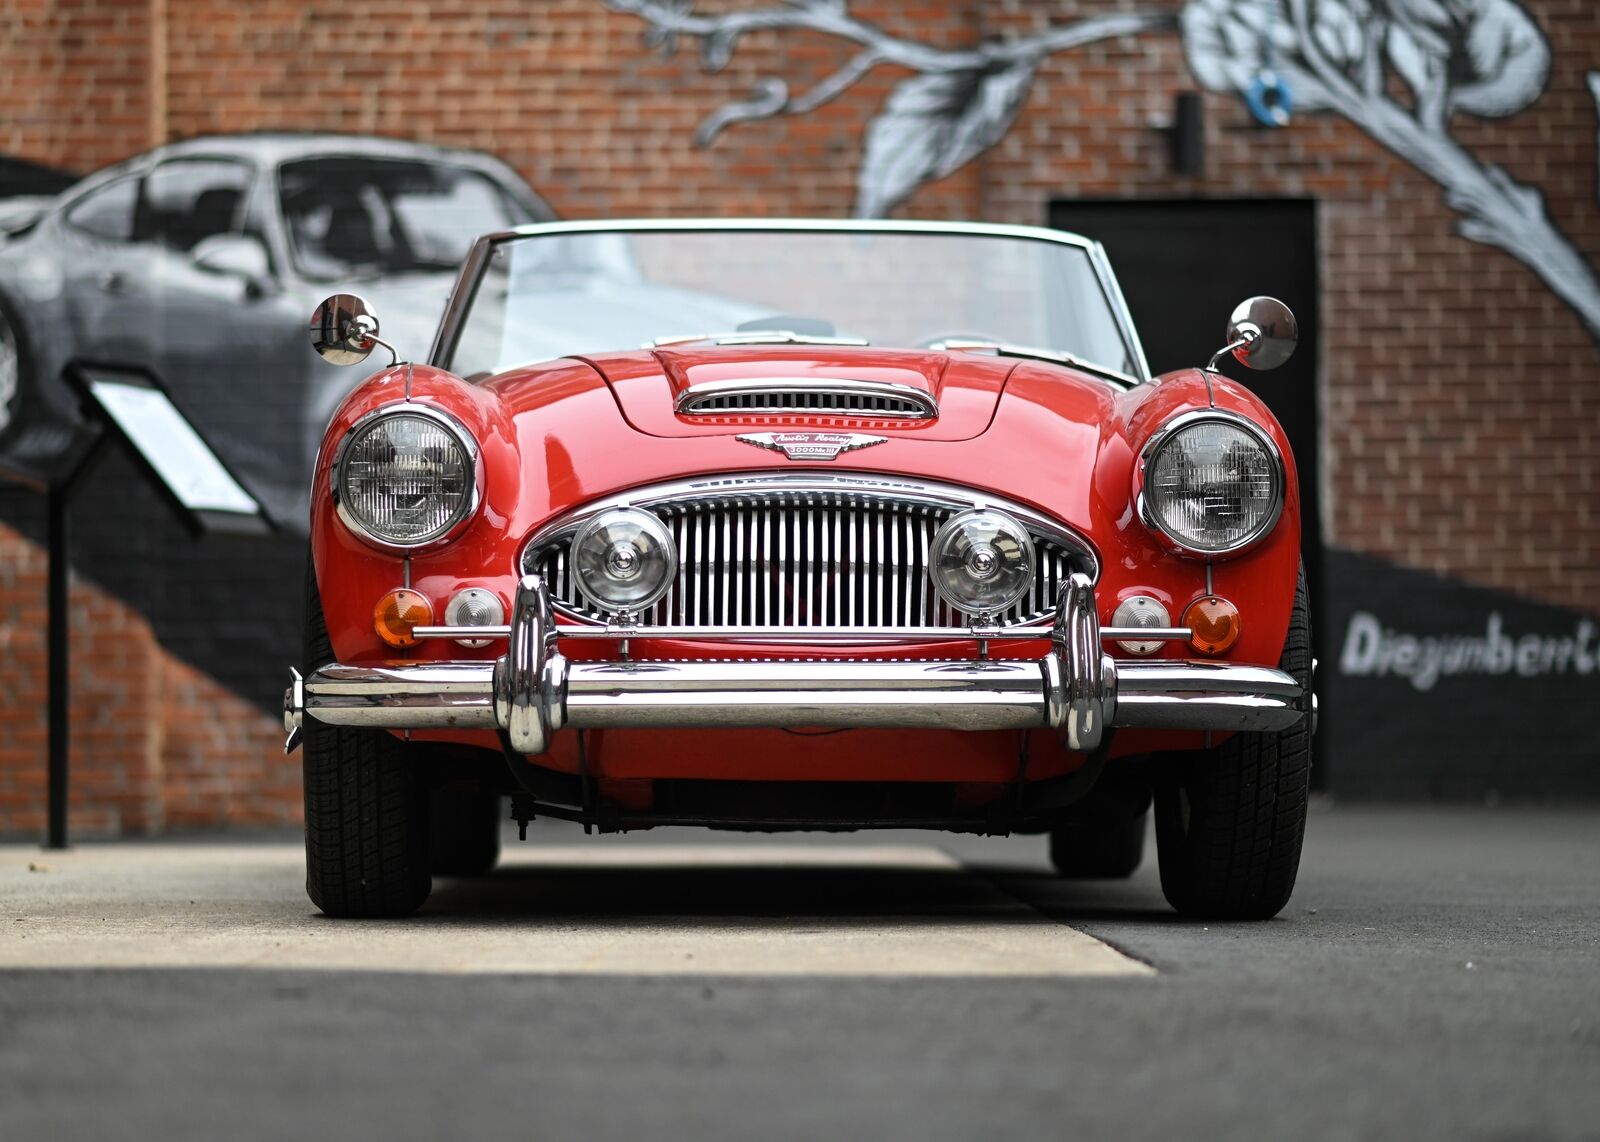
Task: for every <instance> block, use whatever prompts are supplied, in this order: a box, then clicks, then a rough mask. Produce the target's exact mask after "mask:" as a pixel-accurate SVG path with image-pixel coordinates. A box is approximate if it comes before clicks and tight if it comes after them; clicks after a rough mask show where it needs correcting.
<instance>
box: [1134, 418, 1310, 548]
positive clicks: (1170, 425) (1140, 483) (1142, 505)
mask: <svg viewBox="0 0 1600 1142" xmlns="http://www.w3.org/2000/svg"><path fill="white" fill-rule="evenodd" d="M1205 423H1212V424H1225V425H1227V426H1228V427H1230V428H1234V429H1238V430H1240V431H1242V432H1244V433H1245V434H1246V435H1248V436H1250V437H1251V438H1252V439H1254V440H1255V441H1256V443H1258V444H1259V445H1260V446H1261V448H1262V451H1263V452H1265V454H1266V456H1267V459H1268V460H1269V461H1270V463H1271V465H1272V497H1271V500H1270V502H1269V504H1268V506H1267V510H1266V512H1265V513H1264V514H1263V515H1262V517H1261V520H1260V522H1259V523H1258V524H1257V525H1256V527H1255V528H1254V529H1253V530H1252V531H1251V532H1250V533H1249V534H1248V535H1245V536H1244V537H1242V538H1240V539H1237V540H1234V541H1233V542H1231V543H1228V544H1222V545H1218V546H1212V547H1208V546H1205V545H1203V544H1200V543H1197V542H1195V541H1194V540H1193V538H1192V537H1185V536H1183V535H1178V534H1175V531H1176V529H1170V528H1168V527H1167V526H1164V525H1163V523H1162V520H1161V517H1160V516H1159V515H1158V514H1157V513H1156V511H1155V510H1154V508H1153V507H1152V504H1151V495H1150V491H1149V488H1148V487H1147V486H1146V481H1147V479H1148V476H1149V471H1150V466H1151V464H1152V463H1154V461H1155V460H1156V458H1157V456H1158V455H1159V454H1160V452H1161V450H1162V449H1163V448H1165V447H1167V446H1168V445H1169V444H1171V443H1172V441H1173V440H1174V439H1176V438H1177V437H1178V436H1179V435H1180V434H1182V433H1183V431H1184V430H1185V429H1189V428H1193V427H1194V426H1196V425H1198V424H1205ZM1287 485H1288V474H1287V472H1286V471H1285V468H1284V463H1283V453H1282V451H1281V450H1280V449H1279V448H1278V445H1277V443H1276V442H1275V441H1274V440H1273V439H1272V437H1271V436H1270V435H1269V434H1268V433H1267V431H1266V430H1265V429H1264V428H1262V427H1261V426H1260V425H1259V424H1257V423H1256V422H1255V421H1253V420H1251V419H1250V418H1249V417H1246V416H1242V415H1240V414H1239V413H1236V412H1231V411H1229V410H1227V409H1220V408H1205V409H1193V410H1191V411H1189V412H1184V413H1179V414H1178V415H1177V416H1174V417H1172V418H1171V419H1170V420H1168V421H1166V422H1165V423H1164V424H1162V425H1161V427H1160V428H1158V429H1156V430H1155V432H1153V433H1151V434H1150V439H1149V440H1147V441H1145V444H1144V447H1143V448H1141V449H1140V450H1139V463H1138V477H1137V487H1136V489H1135V503H1136V508H1137V510H1138V513H1139V519H1140V520H1141V521H1142V522H1143V523H1144V525H1145V527H1147V528H1149V529H1150V530H1151V531H1152V532H1153V533H1154V534H1156V535H1157V536H1159V537H1160V538H1161V539H1162V540H1163V541H1164V542H1165V543H1166V544H1167V545H1168V546H1170V547H1171V548H1172V549H1173V550H1175V551H1177V552H1178V553H1179V554H1183V555H1191V556H1195V557H1198V558H1202V559H1216V558H1225V557H1228V556H1232V555H1237V554H1239V553H1240V552H1243V551H1247V550H1249V549H1250V548H1251V547H1253V546H1255V545H1256V544H1257V543H1259V542H1260V541H1261V540H1263V539H1264V538H1266V537H1267V536H1268V535H1271V534H1272V531H1273V529H1274V528H1276V527H1277V526H1278V520H1279V519H1280V518H1282V516H1283V505H1284V500H1285V497H1286V494H1287Z"/></svg>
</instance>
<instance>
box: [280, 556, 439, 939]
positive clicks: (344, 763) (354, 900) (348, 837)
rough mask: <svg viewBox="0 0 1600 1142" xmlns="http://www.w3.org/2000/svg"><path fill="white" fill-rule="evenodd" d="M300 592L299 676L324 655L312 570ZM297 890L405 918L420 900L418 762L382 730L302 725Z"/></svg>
mask: <svg viewBox="0 0 1600 1142" xmlns="http://www.w3.org/2000/svg"><path fill="white" fill-rule="evenodd" d="M307 579H308V584H307V588H306V657H305V661H306V666H307V673H309V672H310V671H311V670H314V669H317V668H318V667H321V666H324V665H326V664H327V663H328V662H331V661H332V660H333V648H332V646H331V645H330V644H329V642H328V628H327V623H326V622H325V621H324V619H323V615H322V600H321V598H320V597H319V595H318V593H317V583H316V577H315V574H314V573H312V572H309V571H308V574H307ZM301 749H302V755H303V765H304V771H305V798H306V894H307V895H308V896H310V897H311V902H312V903H313V904H315V905H316V906H317V907H318V908H320V909H322V911H323V912H325V913H327V914H328V915H329V916H339V917H352V918H354V917H378V916H409V915H410V914H411V913H413V912H415V911H416V910H417V909H418V908H420V907H422V902H423V901H424V900H426V899H427V898H428V893H429V892H430V891H432V889H433V880H432V878H431V877H430V876H429V873H428V824H429V821H428V789H427V785H426V781H425V774H424V772H423V766H421V765H420V764H418V761H417V759H416V758H414V757H411V756H408V753H407V749H406V746H405V744H404V743H403V742H401V741H399V740H398V739H397V738H395V737H394V736H393V735H391V734H388V733H385V732H384V731H382V730H367V729H355V728H351V727H347V726H329V725H324V724H322V723H321V722H318V721H317V720H316V719H314V718H307V719H306V721H305V737H304V739H303V744H302V746H301Z"/></svg>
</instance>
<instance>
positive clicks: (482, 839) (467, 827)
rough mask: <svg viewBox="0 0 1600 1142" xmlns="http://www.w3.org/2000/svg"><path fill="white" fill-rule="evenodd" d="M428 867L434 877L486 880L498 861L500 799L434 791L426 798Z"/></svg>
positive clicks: (475, 793)
mask: <svg viewBox="0 0 1600 1142" xmlns="http://www.w3.org/2000/svg"><path fill="white" fill-rule="evenodd" d="M428 858H429V867H430V868H431V869H432V871H433V875H435V876H486V875H488V874H489V873H491V872H493V871H494V866H495V865H496V864H497V863H498V862H499V860H500V796H499V794H497V793H483V792H480V791H478V790H476V789H451V788H449V787H445V788H441V789H435V790H434V791H433V795H432V796H431V797H430V798H429V838H428Z"/></svg>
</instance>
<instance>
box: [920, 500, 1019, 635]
mask: <svg viewBox="0 0 1600 1142" xmlns="http://www.w3.org/2000/svg"><path fill="white" fill-rule="evenodd" d="M1033 567H1034V552H1033V539H1032V538H1031V537H1030V536H1029V535H1028V532H1027V529H1026V528H1024V527H1023V526H1022V525H1021V524H1020V523H1018V522H1017V521H1016V520H1014V519H1012V518H1011V517H1010V516H1009V515H1007V514H1006V513H1005V512H999V511H990V510H988V509H986V508H975V509H973V510H971V511H964V512H961V513H960V514H959V515H954V516H951V517H950V518H949V519H948V520H946V521H945V523H944V526H943V527H941V528H940V529H939V530H938V532H937V533H936V534H935V535H934V537H933V543H932V544H931V545H930V546H929V548H928V570H929V574H930V575H931V576H932V579H933V587H934V590H936V591H938V592H939V597H940V598H942V599H943V600H944V601H945V602H947V603H949V604H950V605H951V606H952V607H954V608H956V610H958V611H963V612H965V613H966V614H969V615H988V614H998V613H999V612H1001V611H1003V610H1005V609H1006V608H1007V607H1009V606H1011V605H1012V604H1013V603H1015V602H1016V601H1017V600H1018V599H1020V598H1022V596H1023V595H1025V594H1027V591H1028V588H1029V586H1031V585H1032V583H1033Z"/></svg>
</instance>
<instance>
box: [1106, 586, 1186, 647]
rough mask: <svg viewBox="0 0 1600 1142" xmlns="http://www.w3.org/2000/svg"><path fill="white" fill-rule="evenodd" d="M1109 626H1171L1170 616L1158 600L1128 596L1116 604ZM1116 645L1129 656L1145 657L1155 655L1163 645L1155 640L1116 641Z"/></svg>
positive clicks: (1141, 596) (1147, 596)
mask: <svg viewBox="0 0 1600 1142" xmlns="http://www.w3.org/2000/svg"><path fill="white" fill-rule="evenodd" d="M1111 625H1112V626H1114V627H1143V628H1146V629H1148V628H1150V627H1169V626H1171V625H1172V616H1171V615H1169V614H1168V613H1167V608H1166V607H1163V606H1162V605H1161V601H1160V600H1159V599H1152V598H1151V597H1150V596H1149V595H1129V596H1128V597H1127V598H1126V599H1123V600H1122V602H1120V603H1118V604H1117V609H1116V610H1115V611H1114V612H1113V613H1112V615H1111ZM1117 645H1118V646H1120V647H1121V648H1122V649H1123V650H1125V651H1127V652H1128V653H1129V654H1138V655H1146V654H1154V653H1156V652H1157V651H1158V650H1160V649H1161V647H1162V645H1163V644H1162V643H1161V642H1160V641H1159V640H1156V639H1143V640H1136V639H1126V640H1124V639H1118V640H1117Z"/></svg>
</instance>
